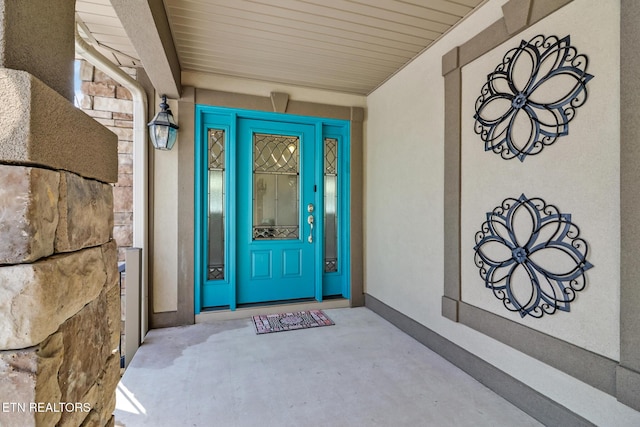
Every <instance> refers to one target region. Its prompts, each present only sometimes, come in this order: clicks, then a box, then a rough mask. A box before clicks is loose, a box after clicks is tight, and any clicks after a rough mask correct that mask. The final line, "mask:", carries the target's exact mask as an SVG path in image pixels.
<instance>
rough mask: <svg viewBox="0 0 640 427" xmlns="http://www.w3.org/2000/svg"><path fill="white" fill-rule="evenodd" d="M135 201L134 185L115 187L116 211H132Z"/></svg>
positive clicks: (114, 201) (114, 206) (114, 205)
mask: <svg viewBox="0 0 640 427" xmlns="http://www.w3.org/2000/svg"><path fill="white" fill-rule="evenodd" d="M132 203H133V188H132V187H113V210H114V212H131V205H132Z"/></svg>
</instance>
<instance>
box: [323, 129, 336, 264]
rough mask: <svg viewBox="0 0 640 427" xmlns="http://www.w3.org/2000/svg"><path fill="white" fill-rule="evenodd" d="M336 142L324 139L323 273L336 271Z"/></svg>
mask: <svg viewBox="0 0 640 427" xmlns="http://www.w3.org/2000/svg"><path fill="white" fill-rule="evenodd" d="M337 247H338V140H337V139H335V138H325V139H324V271H325V272H326V273H331V272H334V271H338V249H337Z"/></svg>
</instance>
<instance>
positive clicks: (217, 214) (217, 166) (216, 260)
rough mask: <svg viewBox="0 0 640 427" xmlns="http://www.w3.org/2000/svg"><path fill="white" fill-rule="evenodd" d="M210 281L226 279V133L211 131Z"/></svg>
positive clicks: (217, 130)
mask: <svg viewBox="0 0 640 427" xmlns="http://www.w3.org/2000/svg"><path fill="white" fill-rule="evenodd" d="M208 136H209V144H208V148H209V150H208V159H209V193H208V195H209V203H208V234H209V235H208V242H209V244H208V252H209V257H208V258H209V259H208V273H207V279H208V280H223V279H224V237H225V236H224V232H225V230H224V198H225V191H224V180H225V156H224V148H225V131H224V130H220V129H210V130H209V135H208Z"/></svg>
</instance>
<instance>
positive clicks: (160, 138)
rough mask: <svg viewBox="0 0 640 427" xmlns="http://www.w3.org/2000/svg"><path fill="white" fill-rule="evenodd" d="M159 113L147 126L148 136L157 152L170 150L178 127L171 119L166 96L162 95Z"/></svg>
mask: <svg viewBox="0 0 640 427" xmlns="http://www.w3.org/2000/svg"><path fill="white" fill-rule="evenodd" d="M160 108H162V111H160V112H159V113H158V114H156V116H155V117H154V118H153V120H151V121H150V122H149V123H148V124H147V126H148V127H149V136H150V137H151V143H152V144H153V147H154V148H156V149H158V150H171V148H172V147H173V144H175V143H176V137H177V136H178V129H179V126H178V125H177V124H176V121H175V120H174V118H173V114H172V113H171V110H170V109H169V104H167V96H166V95H162V103H161V104H160Z"/></svg>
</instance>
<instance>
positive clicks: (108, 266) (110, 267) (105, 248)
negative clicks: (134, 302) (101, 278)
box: [101, 240, 120, 288]
mask: <svg viewBox="0 0 640 427" xmlns="http://www.w3.org/2000/svg"><path fill="white" fill-rule="evenodd" d="M101 249H102V259H103V260H104V265H105V272H106V273H107V281H106V284H105V287H107V288H108V287H111V286H112V285H114V284H116V283H117V282H119V281H120V273H119V272H118V260H117V258H118V245H117V244H116V241H115V240H112V241H110V242H109V243H107V244H105V245H102V246H101Z"/></svg>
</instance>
